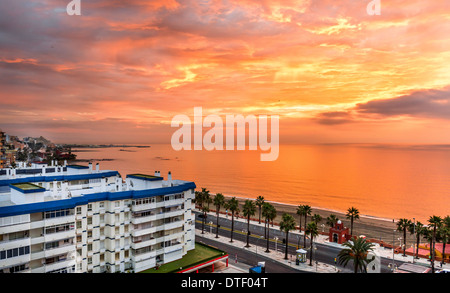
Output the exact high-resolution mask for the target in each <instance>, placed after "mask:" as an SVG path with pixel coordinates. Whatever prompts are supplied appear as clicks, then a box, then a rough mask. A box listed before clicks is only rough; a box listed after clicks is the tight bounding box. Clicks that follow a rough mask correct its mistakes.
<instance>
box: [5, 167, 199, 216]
mask: <svg viewBox="0 0 450 293" xmlns="http://www.w3.org/2000/svg"><path fill="white" fill-rule="evenodd" d="M115 173H117V172H115ZM101 174H103V176H101V177H104V176H108V175H105V174H106V173H101ZM89 175H97V176H98V175H99V174H89ZM71 176H82V175H69V176H56V177H71ZM85 176H86V175H85ZM109 176H114V175H109ZM51 177H54V176H51ZM36 178H37V177H36ZM41 178H45V177H41ZM95 178H98V177H95ZM24 179H28V180H27V181H26V182H30V179H32V178H24ZM15 180H17V179H15ZM65 180H70V179H65ZM71 180H83V179H71ZM5 181H10V180H5ZM51 181H53V180H51ZM35 182H36V181H35ZM39 182H42V180H40V181H39ZM13 183H17V182H13ZM195 188H196V185H195V183H194V182H187V183H184V184H181V185H178V186H172V187H161V188H154V189H145V190H129V191H118V192H101V193H93V194H86V195H82V196H79V197H72V198H70V199H61V200H55V201H47V202H38V203H30V204H21V205H14V206H5V207H0V218H2V217H11V216H17V215H24V214H32V213H39V212H46V211H52V210H62V209H71V208H75V207H76V206H80V205H87V204H88V203H91V202H98V201H106V200H109V201H114V200H123V199H139V198H146V197H153V196H161V195H169V194H174V193H179V192H184V191H187V190H189V189H195Z"/></svg>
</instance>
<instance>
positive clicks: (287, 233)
mask: <svg viewBox="0 0 450 293" xmlns="http://www.w3.org/2000/svg"><path fill="white" fill-rule="evenodd" d="M288 243H289V232H288V231H286V249H285V251H284V259H288V256H287V253H288Z"/></svg>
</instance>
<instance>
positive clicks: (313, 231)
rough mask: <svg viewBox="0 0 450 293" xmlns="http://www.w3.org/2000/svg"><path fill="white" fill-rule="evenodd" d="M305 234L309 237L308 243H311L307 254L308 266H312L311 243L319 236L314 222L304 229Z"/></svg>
mask: <svg viewBox="0 0 450 293" xmlns="http://www.w3.org/2000/svg"><path fill="white" fill-rule="evenodd" d="M305 234H308V235H309V237H310V239H311V240H310V243H311V249H310V252H309V265H310V266H312V255H313V243H314V237H316V236H317V235H319V230H318V228H317V223H316V222H310V223H309V224H308V225H307V226H306V229H305Z"/></svg>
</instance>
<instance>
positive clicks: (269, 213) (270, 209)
mask: <svg viewBox="0 0 450 293" xmlns="http://www.w3.org/2000/svg"><path fill="white" fill-rule="evenodd" d="M262 214H263V217H264V218H265V219H266V220H265V223H264V234H265V237H266V240H267V248H266V252H270V250H269V239H270V236H269V232H270V229H269V223H270V221H271V220H273V219H275V217H276V216H277V211H276V209H275V207H274V206H273V205H271V204H270V203H267V202H265V203H264V204H263V207H262ZM266 227H267V228H266Z"/></svg>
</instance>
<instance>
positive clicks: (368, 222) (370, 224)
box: [210, 196, 423, 248]
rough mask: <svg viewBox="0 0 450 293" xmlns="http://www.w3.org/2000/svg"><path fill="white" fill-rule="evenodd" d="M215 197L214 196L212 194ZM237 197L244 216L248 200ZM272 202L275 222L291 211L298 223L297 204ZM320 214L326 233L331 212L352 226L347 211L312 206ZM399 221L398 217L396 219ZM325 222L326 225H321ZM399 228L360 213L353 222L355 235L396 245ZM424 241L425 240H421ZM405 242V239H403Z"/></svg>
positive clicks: (400, 234) (411, 239)
mask: <svg viewBox="0 0 450 293" xmlns="http://www.w3.org/2000/svg"><path fill="white" fill-rule="evenodd" d="M212 197H213V196H212ZM230 198H231V197H230V196H225V199H226V200H229V199H230ZM236 199H237V200H238V201H239V203H240V208H239V209H240V210H241V213H240V216H241V217H242V206H243V204H244V202H245V200H246V198H238V197H236ZM266 202H269V203H270V204H272V205H273V206H274V207H275V209H276V210H277V217H276V219H275V220H274V222H275V224H277V223H279V222H280V221H281V217H282V215H283V214H284V213H289V214H292V215H293V216H294V219H295V221H296V223H297V225H298V223H299V216H298V215H297V206H294V205H289V204H283V203H278V202H271V201H266ZM210 208H211V209H214V207H213V206H210ZM221 212H225V209H223V208H221ZM314 214H319V215H321V216H322V218H323V219H322V221H321V222H320V223H319V225H318V226H319V232H322V231H324V232H325V233H326V232H328V229H329V227H328V226H327V225H326V218H327V217H328V216H329V215H330V214H335V215H336V216H337V218H338V219H339V220H341V221H342V222H343V223H344V226H345V227H348V228H350V220H349V219H347V218H346V216H345V213H342V212H337V211H330V210H326V209H320V208H316V207H312V212H311V215H314ZM258 215H259V208H258V207H257V209H256V214H255V216H254V217H252V219H256V220H257V219H258ZM310 220H311V217H310V216H308V222H310ZM304 221H305V219H304V216H303V217H302V227H303V225H304ZM395 221H397V219H396V220H395ZM322 224H324V227H322V226H321V225H322ZM394 230H397V225H396V222H392V220H387V219H381V218H376V217H370V216H363V215H360V218H359V219H357V220H354V222H353V234H354V235H358V236H359V235H365V236H366V237H367V238H368V239H375V240H379V241H380V240H381V241H383V242H385V243H387V244H390V245H391V244H392V239H393V238H394V239H395V246H396V247H398V246H400V242H399V240H398V238H400V237H401V238H403V232H400V231H395V232H394ZM406 237H407V242H406V246H407V248H409V247H411V246H412V245H413V244H414V243H415V238H414V236H413V235H411V234H410V233H409V232H407V234H406ZM421 241H422V242H423V240H421ZM401 243H403V240H402V241H401Z"/></svg>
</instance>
